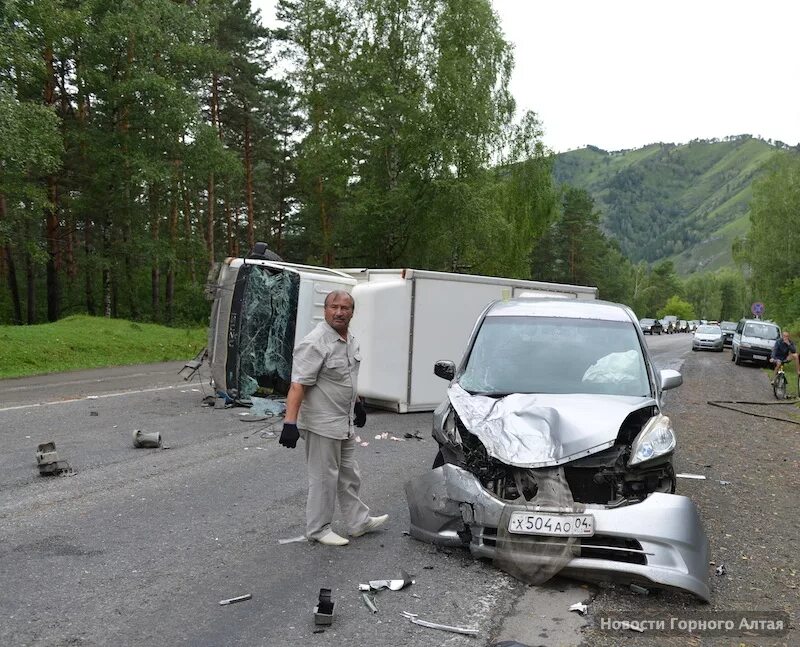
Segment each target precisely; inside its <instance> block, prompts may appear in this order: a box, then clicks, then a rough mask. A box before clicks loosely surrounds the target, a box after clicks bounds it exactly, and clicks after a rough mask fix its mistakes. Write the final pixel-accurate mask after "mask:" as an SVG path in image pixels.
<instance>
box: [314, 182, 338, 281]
mask: <svg viewBox="0 0 800 647" xmlns="http://www.w3.org/2000/svg"><path fill="white" fill-rule="evenodd" d="M316 189H317V203H318V204H319V219H320V224H321V225H322V264H323V265H324V266H326V267H333V261H334V255H333V245H332V242H331V239H332V230H333V223H332V222H331V217H330V212H329V211H328V206H327V204H326V202H325V193H324V189H323V184H322V176H318V177H317V186H316Z"/></svg>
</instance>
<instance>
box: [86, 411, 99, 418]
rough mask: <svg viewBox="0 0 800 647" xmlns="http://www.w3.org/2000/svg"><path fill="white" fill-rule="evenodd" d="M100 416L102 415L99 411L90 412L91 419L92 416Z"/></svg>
mask: <svg viewBox="0 0 800 647" xmlns="http://www.w3.org/2000/svg"><path fill="white" fill-rule="evenodd" d="M99 415H100V414H99V413H97V411H90V412H89V416H90V417H91V416H99Z"/></svg>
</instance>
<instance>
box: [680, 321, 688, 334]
mask: <svg viewBox="0 0 800 647" xmlns="http://www.w3.org/2000/svg"><path fill="white" fill-rule="evenodd" d="M678 332H689V322H688V321H686V319H679V320H678Z"/></svg>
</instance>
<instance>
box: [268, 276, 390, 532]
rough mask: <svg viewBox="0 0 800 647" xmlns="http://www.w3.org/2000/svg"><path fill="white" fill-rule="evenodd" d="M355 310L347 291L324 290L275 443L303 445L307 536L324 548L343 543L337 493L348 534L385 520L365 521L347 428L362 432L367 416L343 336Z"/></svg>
mask: <svg viewBox="0 0 800 647" xmlns="http://www.w3.org/2000/svg"><path fill="white" fill-rule="evenodd" d="M354 309H355V302H354V301H353V297H352V296H350V294H349V293H348V292H345V291H344V290H334V291H333V292H330V293H329V294H328V295H327V296H326V297H325V321H324V322H323V321H321V322H320V323H318V324H317V326H316V328H314V330H312V331H311V332H310V333H309V334H308V335H306V337H305V339H303V341H301V342H300V343H299V344H298V345H297V347H296V348H295V349H294V359H293V362H292V383H291V386H290V387H289V393H288V395H287V397H286V417H285V418H284V422H283V431H282V432H281V438H280V441H279V442H280V444H281V445H284V446H285V447H290V448H293V447H295V445H296V444H297V439H298V438H299V437H300V436H302V437H303V440H304V441H305V446H306V465H307V467H308V502H307V504H306V537H308V538H309V539H313V540H315V541H318V542H319V543H321V544H325V545H326V546H346V545H347V544H348V543H349V541H348V540H347V539H346V538H345V537H342V536H340V535H338V534H336V533H335V532H333V530H332V529H331V522H332V521H333V512H334V509H335V507H336V497H337V494H338V497H339V507H340V508H341V510H342V514H343V515H344V518H345V523H346V524H347V528H348V531H349V534H350V536H351V537H360V536H361V535H364V534H366V533H368V532H372V531H373V530H377V529H378V528H380V527H381V526H383V525H384V524H385V523H386V521H387V520H388V519H389V515H387V514H384V515H381V516H379V517H371V516H369V508H368V507H367V506H366V505H365V504H364V502H363V501H362V500H361V499H360V498H359V496H358V491H359V489H360V488H361V476H360V474H359V471H358V464H357V463H356V457H355V452H356V443H355V440H354V438H353V435H354V434H353V428H352V424H355V426H357V427H363V426H364V424H365V423H366V420H367V414H366V411H365V410H364V407H363V405H362V404H361V402H360V401H359V400H358V397H357V395H356V393H357V389H358V367H359V364H360V362H361V353H360V350H359V347H358V342H357V341H356V340H355V338H354V337H353V335H351V334H350V333H349V332H348V328H349V326H350V319H352V317H353V311H354ZM351 419H352V420H351Z"/></svg>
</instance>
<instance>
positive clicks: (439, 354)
mask: <svg viewBox="0 0 800 647" xmlns="http://www.w3.org/2000/svg"><path fill="white" fill-rule="evenodd" d="M342 271H343V272H345V273H348V274H350V276H353V277H354V278H356V280H357V281H358V282H357V284H356V285H355V287H354V288H353V290H352V294H353V297H354V298H355V302H356V310H355V315H354V316H353V320H352V322H351V330H352V332H353V334H354V335H355V336H356V338H357V339H358V341H359V343H360V345H361V355H362V360H361V369H360V372H359V380H358V385H359V388H358V391H359V394H360V395H361V396H362V397H364V398H365V399H366V401H367V403H368V404H371V405H373V406H377V407H381V408H386V409H390V410H393V411H397V412H399V413H406V412H413V411H431V410H433V409H435V408H436V407H437V406H438V405H439V403H440V402H441V401H442V400H443V399H444V397H445V393H446V390H447V382H445V381H444V380H442V379H441V378H439V377H436V376H435V375H434V374H433V365H434V363H435V362H436V361H437V360H440V359H450V360H453V361H455V362H458V361H459V360H460V359H461V356H462V355H463V353H464V350H465V347H466V344H467V341H468V339H469V335H470V333H471V332H472V327H473V325H474V324H475V321H476V319H477V318H478V315H479V314H480V313H481V311H482V310H483V309H484V308H485V307H486V305H488V304H489V302H491V301H494V300H496V299H503V298H512V297H518V296H531V297H533V296H550V297H552V296H560V297H564V298H572V299H596V298H597V288H594V287H585V286H575V285H562V284H557V283H544V282H539V281H524V280H518V279H506V278H499V277H490V276H473V275H469V274H450V273H447V272H432V271H426V270H414V269H405V270H402V269H369V270H362V269H346V270H342Z"/></svg>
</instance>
